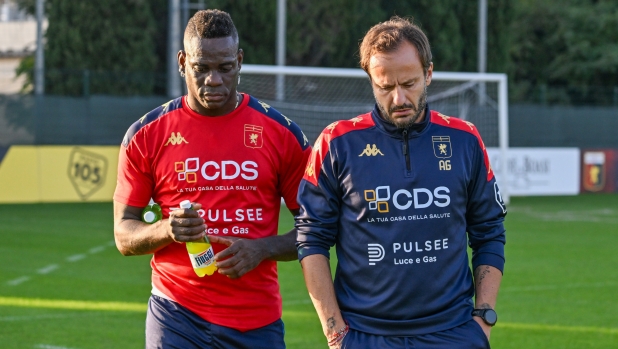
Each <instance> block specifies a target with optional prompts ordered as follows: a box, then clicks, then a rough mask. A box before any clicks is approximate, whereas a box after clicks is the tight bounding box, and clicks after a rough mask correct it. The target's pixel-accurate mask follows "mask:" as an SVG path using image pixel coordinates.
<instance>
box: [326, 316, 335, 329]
mask: <svg viewBox="0 0 618 349" xmlns="http://www.w3.org/2000/svg"><path fill="white" fill-rule="evenodd" d="M336 324H337V322H336V321H335V318H334V317H330V318H328V320H326V326H328V328H334V327H335V325H336Z"/></svg>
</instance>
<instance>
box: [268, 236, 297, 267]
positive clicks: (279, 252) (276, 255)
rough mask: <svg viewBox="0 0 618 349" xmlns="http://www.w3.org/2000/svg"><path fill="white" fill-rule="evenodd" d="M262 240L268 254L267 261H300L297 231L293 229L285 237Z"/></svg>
mask: <svg viewBox="0 0 618 349" xmlns="http://www.w3.org/2000/svg"><path fill="white" fill-rule="evenodd" d="M261 240H262V241H261V242H262V243H263V244H264V251H265V253H266V258H265V259H269V260H274V261H294V260H298V251H297V250H296V229H292V230H290V231H289V232H287V233H285V234H283V235H277V236H271V237H267V238H263V239H261Z"/></svg>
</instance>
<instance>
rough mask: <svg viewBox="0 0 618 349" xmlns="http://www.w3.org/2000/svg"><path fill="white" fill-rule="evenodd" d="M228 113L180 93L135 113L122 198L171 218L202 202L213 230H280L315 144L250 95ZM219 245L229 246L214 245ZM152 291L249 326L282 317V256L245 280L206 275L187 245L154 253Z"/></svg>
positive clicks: (123, 161)
mask: <svg viewBox="0 0 618 349" xmlns="http://www.w3.org/2000/svg"><path fill="white" fill-rule="evenodd" d="M243 96H244V98H243V100H242V102H241V103H240V105H239V106H238V108H236V109H235V110H234V111H232V112H231V113H229V114H227V115H223V116H218V117H208V116H203V115H200V114H198V113H196V112H194V111H193V110H191V109H190V108H189V106H188V105H187V103H186V98H185V97H181V98H177V99H175V100H172V101H170V102H168V103H166V104H164V105H162V106H160V107H158V108H157V109H154V110H153V111H151V112H150V113H148V114H146V115H145V116H144V117H142V118H141V119H140V120H138V121H137V122H135V123H134V124H133V125H132V126H131V127H130V128H129V130H128V131H127V134H126V135H125V138H124V140H123V143H122V147H121V149H120V156H119V163H118V183H117V187H116V192H115V193H114V200H115V201H118V202H120V203H123V204H126V205H130V206H137V207H144V206H146V205H147V204H148V202H149V201H150V198H152V199H153V200H154V201H155V202H156V203H158V204H159V205H161V208H162V211H163V217H164V218H167V217H168V216H169V213H170V211H171V210H172V209H174V208H178V207H179V204H180V202H181V201H182V200H191V201H192V202H196V203H200V204H202V210H200V215H201V216H202V217H203V218H204V219H205V220H206V224H207V225H208V233H209V234H213V235H219V236H235V237H242V238H248V239H256V238H263V237H267V236H273V235H277V225H278V219H279V209H280V204H281V198H283V199H284V200H285V203H286V205H287V207H288V208H290V209H298V208H299V206H298V204H297V202H296V196H297V191H298V185H299V182H300V180H301V178H302V176H303V171H304V168H305V164H306V162H307V159H308V157H309V155H310V153H311V147H310V145H309V142H308V140H307V138H306V137H305V135H304V134H303V133H302V132H301V130H300V128H299V127H298V126H297V125H296V124H295V123H293V122H292V121H291V120H290V119H288V118H287V117H285V116H284V115H282V114H281V113H279V112H278V111H276V110H275V109H273V108H272V107H270V106H269V105H268V104H266V103H263V102H261V101H259V100H257V99H255V98H253V97H251V96H249V95H247V94H243ZM213 248H214V251H215V253H217V252H219V251H221V250H222V249H224V248H225V246H224V245H218V244H214V246H213ZM150 264H151V267H152V284H153V292H155V293H162V294H163V295H165V296H166V297H167V298H169V299H171V300H173V301H175V302H177V303H179V304H181V305H182V306H184V307H186V308H188V309H189V310H191V311H192V312H194V313H195V314H197V315H199V316H200V317H202V318H204V319H205V320H206V321H209V322H212V323H215V324H217V325H221V326H227V327H231V328H235V329H237V330H240V331H247V330H251V329H256V328H259V327H262V326H265V325H268V324H270V323H272V322H274V321H276V320H277V319H279V318H280V317H281V295H280V294H279V283H278V281H277V263H276V262H275V261H268V260H266V261H263V262H262V263H260V264H259V265H258V267H256V268H255V269H254V270H252V271H250V272H248V273H247V274H245V275H243V276H242V277H241V278H239V279H235V280H232V279H229V278H228V277H226V276H223V275H221V274H219V273H215V274H214V275H212V276H205V277H203V278H200V277H198V276H197V275H196V274H195V272H194V271H193V268H192V266H191V262H190V260H189V256H188V254H187V250H186V247H185V244H181V243H171V244H169V245H167V246H166V247H164V248H163V249H161V250H159V251H157V252H155V253H154V256H153V258H152V261H151V263H150Z"/></svg>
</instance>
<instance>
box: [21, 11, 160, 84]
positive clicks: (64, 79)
mask: <svg viewBox="0 0 618 349" xmlns="http://www.w3.org/2000/svg"><path fill="white" fill-rule="evenodd" d="M33 2H34V1H33V0H20V5H21V6H22V7H23V8H26V9H27V10H29V11H33V6H32V4H33ZM46 12H47V18H48V20H49V27H48V28H47V31H46V33H45V38H46V46H45V70H46V77H45V90H46V92H47V93H49V94H61V95H81V94H84V93H103V94H129V95H132V94H150V93H152V91H153V88H154V78H153V72H154V71H155V68H156V67H157V64H158V62H159V60H158V58H157V56H156V54H155V48H156V46H155V36H154V34H155V32H156V29H155V19H154V17H153V15H152V12H151V8H150V4H149V2H148V1H147V0H99V1H71V0H47V1H46Z"/></svg>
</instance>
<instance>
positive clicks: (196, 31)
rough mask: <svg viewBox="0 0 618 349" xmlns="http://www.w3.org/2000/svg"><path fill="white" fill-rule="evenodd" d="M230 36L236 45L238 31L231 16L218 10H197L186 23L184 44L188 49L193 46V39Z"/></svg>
mask: <svg viewBox="0 0 618 349" xmlns="http://www.w3.org/2000/svg"><path fill="white" fill-rule="evenodd" d="M228 36H231V37H232V39H234V42H235V43H236V47H238V32H237V31H236V26H234V22H233V21H232V18H231V17H230V15H229V14H228V13H227V12H224V11H220V10H214V9H213V10H202V11H197V12H196V13H195V15H193V17H191V19H190V20H189V23H187V28H186V29H185V37H184V46H185V50H188V51H190V50H191V48H193V47H194V46H195V39H197V40H198V41H199V40H202V39H216V38H225V37H228Z"/></svg>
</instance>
